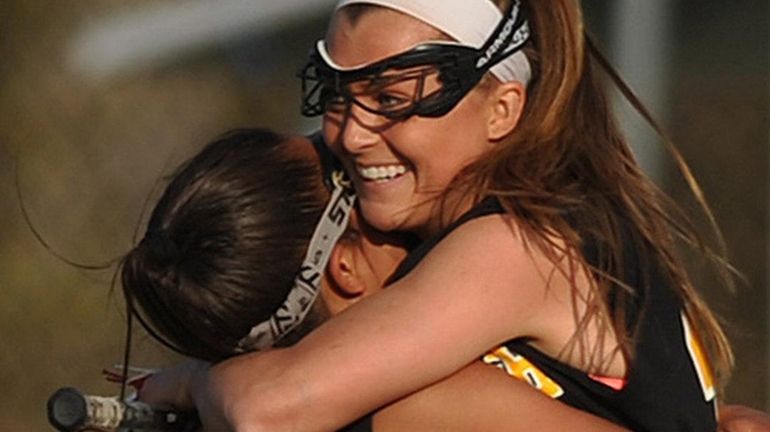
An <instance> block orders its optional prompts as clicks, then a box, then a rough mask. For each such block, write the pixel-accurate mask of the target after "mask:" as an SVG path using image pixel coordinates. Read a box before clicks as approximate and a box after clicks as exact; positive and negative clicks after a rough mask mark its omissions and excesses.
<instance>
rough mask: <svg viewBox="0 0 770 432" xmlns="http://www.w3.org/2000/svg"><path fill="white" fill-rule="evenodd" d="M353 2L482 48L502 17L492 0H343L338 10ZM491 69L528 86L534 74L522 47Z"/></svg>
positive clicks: (338, 5)
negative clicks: (413, 20)
mask: <svg viewBox="0 0 770 432" xmlns="http://www.w3.org/2000/svg"><path fill="white" fill-rule="evenodd" d="M351 4H371V5H377V6H382V7H386V8H389V9H393V10H396V11H399V12H401V13H404V14H407V15H409V16H411V17H414V18H416V19H418V20H420V21H422V22H424V23H426V24H428V25H430V26H432V27H434V28H436V29H438V30H441V31H442V32H444V33H446V34H447V35H449V37H451V38H453V39H455V40H456V41H457V42H460V43H462V44H464V45H468V46H472V47H474V48H481V46H482V45H483V44H484V42H486V41H487V39H488V38H489V36H490V35H491V34H492V32H493V31H494V30H495V28H496V27H497V25H498V24H499V23H500V20H501V19H502V18H503V14H502V13H501V12H500V10H499V9H498V8H497V6H495V5H494V4H493V3H492V2H491V1H490V0H440V1H428V0H340V1H339V3H337V8H336V9H341V8H343V7H345V6H348V5H351ZM514 7H516V6H514ZM491 72H492V73H493V74H495V76H496V77H497V78H498V79H500V80H501V81H502V82H508V81H519V82H521V83H522V84H523V85H525V86H526V85H527V84H528V83H529V80H530V79H531V77H532V71H531V69H530V66H529V60H527V56H526V55H525V54H524V53H523V52H522V51H521V50H519V51H516V52H515V53H513V54H512V55H510V56H508V57H506V58H505V59H503V60H502V61H501V62H500V63H498V64H497V65H495V66H494V67H493V68H492V69H491Z"/></svg>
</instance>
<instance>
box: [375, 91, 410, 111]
mask: <svg viewBox="0 0 770 432" xmlns="http://www.w3.org/2000/svg"><path fill="white" fill-rule="evenodd" d="M375 100H376V101H377V105H378V106H379V107H380V108H381V109H389V108H390V109H392V108H400V107H403V106H404V105H406V104H408V103H409V99H407V98H405V97H403V96H399V95H396V94H393V93H386V92H381V93H378V94H377V95H376V97H375Z"/></svg>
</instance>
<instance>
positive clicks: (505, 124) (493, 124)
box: [487, 81, 527, 141]
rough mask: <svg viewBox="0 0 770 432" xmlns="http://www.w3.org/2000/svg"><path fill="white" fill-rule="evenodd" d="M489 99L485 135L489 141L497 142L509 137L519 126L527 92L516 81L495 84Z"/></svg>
mask: <svg viewBox="0 0 770 432" xmlns="http://www.w3.org/2000/svg"><path fill="white" fill-rule="evenodd" d="M489 97H490V99H491V102H492V109H491V112H490V114H491V115H490V117H489V123H488V132H487V135H488V138H489V140H490V141H498V140H500V139H502V138H504V137H506V136H507V135H509V134H510V133H511V132H512V131H513V129H514V128H516V125H518V124H519V119H520V118H521V113H522V112H523V111H524V102H525V101H526V99H527V91H526V89H525V88H524V86H523V85H522V84H521V83H520V82H518V81H510V82H506V83H496V85H495V86H494V87H493V88H492V89H491V90H490V95H489Z"/></svg>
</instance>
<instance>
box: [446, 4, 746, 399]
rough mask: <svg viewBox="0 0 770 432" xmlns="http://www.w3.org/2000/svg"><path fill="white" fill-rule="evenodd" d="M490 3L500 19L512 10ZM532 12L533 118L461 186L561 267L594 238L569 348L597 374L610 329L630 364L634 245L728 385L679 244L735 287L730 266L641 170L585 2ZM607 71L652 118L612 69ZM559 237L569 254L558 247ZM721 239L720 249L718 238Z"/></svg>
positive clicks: (711, 324)
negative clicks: (615, 106)
mask: <svg viewBox="0 0 770 432" xmlns="http://www.w3.org/2000/svg"><path fill="white" fill-rule="evenodd" d="M494 2H495V3H496V4H497V5H498V7H500V8H501V9H503V8H504V7H505V6H507V3H508V0H496V1H494ZM526 4H527V10H528V17H529V20H530V25H531V26H532V28H533V33H534V39H533V40H532V41H531V43H530V46H528V47H527V48H526V54H527V56H528V58H529V59H530V62H531V64H532V69H533V77H534V79H533V81H532V82H531V83H530V85H529V87H528V90H527V92H528V94H527V104H526V107H525V112H524V114H523V116H522V119H521V121H520V123H519V124H518V125H517V127H516V129H515V130H514V132H513V133H512V134H511V135H510V136H509V137H507V138H506V141H505V142H504V143H502V145H500V146H498V147H497V148H496V149H495V150H494V152H493V153H492V154H491V155H489V156H488V157H485V158H483V159H482V160H479V161H477V162H476V163H474V164H472V165H471V166H469V167H467V168H466V169H465V170H464V171H463V173H462V174H461V175H460V176H459V177H458V179H457V182H456V183H455V186H456V187H463V188H469V189H465V190H470V191H471V192H473V193H474V194H476V195H477V196H489V195H494V196H497V197H498V198H499V200H500V201H501V203H502V205H503V206H504V207H505V209H506V210H507V211H508V212H509V213H510V214H511V215H513V216H514V217H515V219H516V220H517V224H518V225H519V226H520V227H521V229H522V231H523V233H524V234H525V238H526V239H527V241H528V242H529V243H531V244H532V245H533V246H535V247H537V248H539V249H540V250H542V251H543V252H544V253H545V254H546V255H547V256H549V257H550V258H551V259H552V260H554V262H555V261H556V260H558V259H559V257H560V256H561V257H563V256H565V254H566V256H573V257H574V256H579V255H580V252H579V251H581V246H582V245H583V242H584V241H586V240H587V239H589V238H590V239H592V241H593V242H595V243H596V244H597V245H598V251H597V252H598V254H597V255H598V256H597V262H596V264H591V265H588V264H585V263H580V264H579V265H582V266H586V268H588V269H589V271H590V272H591V273H592V274H593V275H594V276H595V278H594V281H593V283H594V286H593V287H592V288H593V289H592V290H591V295H590V296H589V298H587V299H584V300H585V301H586V303H587V306H588V309H587V313H586V314H584V316H582V317H579V318H576V319H577V320H578V331H577V333H576V335H575V337H574V338H573V341H574V343H573V344H571V347H570V348H577V349H579V352H580V353H582V354H587V355H588V356H589V358H588V361H589V365H591V367H597V368H599V369H600V368H601V361H602V359H604V360H605V361H606V357H601V358H600V357H596V356H597V355H602V353H601V341H602V340H603V338H604V336H606V335H607V334H608V332H610V331H614V333H615V335H616V336H617V338H618V342H619V349H620V350H621V352H622V353H623V354H624V355H625V357H626V359H630V358H632V357H633V355H634V353H633V345H634V344H633V341H634V337H635V330H636V326H634V325H628V324H627V322H628V321H627V317H626V311H627V310H628V305H629V304H631V303H632V302H634V299H635V298H636V297H637V296H638V295H639V293H638V292H637V290H636V289H635V288H634V287H631V286H628V285H627V284H624V283H623V281H624V274H623V273H624V271H623V269H624V265H623V264H624V263H623V261H624V258H627V257H624V255H625V254H624V250H627V248H629V247H633V248H634V249H635V250H636V251H637V252H636V253H637V254H638V257H639V261H640V262H639V266H641V273H643V274H644V273H646V272H645V268H648V269H649V268H650V267H651V266H657V267H658V268H660V269H662V271H663V272H664V274H665V275H666V276H667V277H669V278H670V280H671V281H672V285H673V287H674V288H675V291H676V294H677V296H678V297H679V298H681V300H682V302H683V304H684V308H685V311H686V314H687V316H688V318H689V319H690V320H691V321H692V323H693V324H694V326H695V327H696V328H697V329H699V333H698V335H699V337H700V339H701V342H702V343H703V344H704V346H705V348H706V351H707V353H708V356H709V360H710V364H711V365H712V367H713V368H714V372H715V378H716V382H717V384H718V385H719V386H720V387H723V386H724V384H725V383H726V381H727V379H728V377H729V374H730V370H731V368H732V363H733V357H732V352H731V350H730V346H729V343H728V341H727V338H726V337H725V334H724V333H723V331H722V329H721V328H720V326H719V324H718V321H717V319H716V318H715V316H714V315H713V314H712V312H711V311H710V310H709V308H708V307H707V305H706V304H705V302H704V301H703V300H702V299H701V297H700V295H699V294H698V293H697V292H696V291H695V289H694V288H693V286H692V284H691V283H690V280H689V277H688V275H687V271H686V269H685V266H684V264H683V263H682V260H681V258H680V257H678V255H677V253H676V250H675V248H676V246H677V240H684V241H685V243H686V244H689V245H694V246H696V248H698V249H699V250H700V252H702V253H704V254H706V255H707V256H708V257H710V258H713V261H714V262H716V264H717V265H718V266H720V270H725V271H723V272H722V271H721V272H720V274H722V275H723V277H724V278H725V282H726V283H727V284H728V285H730V284H731V278H730V275H729V272H728V271H727V270H728V267H729V266H728V265H727V264H725V263H726V261H724V260H722V259H721V257H722V256H723V255H720V254H718V253H713V252H711V251H710V250H709V249H708V248H707V247H706V246H704V243H703V242H702V241H701V240H700V237H699V236H698V235H697V234H696V232H695V230H694V229H693V228H692V226H691V224H690V223H689V221H688V219H687V217H686V216H684V215H683V213H682V212H681V211H680V210H679V209H678V208H677V206H676V205H675V204H674V203H673V202H672V201H671V200H670V199H669V198H667V197H666V195H665V194H664V193H663V192H662V191H660V190H659V189H658V188H657V187H656V186H655V185H654V184H653V182H652V181H651V180H650V179H649V178H648V177H647V176H646V175H645V174H644V173H643V172H642V171H641V169H640V168H639V166H638V165H637V163H636V161H635V160H634V157H633V155H632V154H631V151H630V150H629V148H628V146H627V143H626V141H625V139H624V138H623V135H622V133H621V131H620V128H619V127H618V125H617V123H616V121H615V120H614V117H613V114H612V112H611V108H610V106H609V104H608V102H607V99H606V96H605V94H604V90H603V87H602V82H601V81H600V79H599V76H598V74H597V73H596V72H595V68H597V66H599V67H608V65H607V64H606V62H604V60H603V58H601V56H600V55H599V54H598V51H597V50H596V49H595V48H594V46H593V45H592V44H590V41H589V40H588V39H587V37H586V32H585V29H584V26H583V18H582V12H581V8H580V4H579V1H578V0H537V1H527V2H526ZM607 71H608V72H609V76H610V78H612V79H613V80H615V81H616V83H617V84H618V85H620V86H621V90H622V91H623V92H624V94H626V96H627V97H629V98H630V99H631V102H632V103H633V104H634V106H636V107H637V108H638V109H640V110H641V112H642V113H643V115H644V116H645V118H648V113H647V112H646V110H644V108H643V106H642V105H641V103H639V101H638V100H636V99H635V98H634V97H633V95H632V94H631V93H630V91H628V89H627V87H626V86H625V85H624V84H623V83H622V82H621V81H620V80H619V78H618V77H617V75H616V74H615V73H614V71H611V70H609V69H607ZM648 120H649V118H648ZM671 149H672V150H673V155H674V157H675V159H676V161H677V164H678V166H679V167H680V169H681V171H682V172H683V174H684V175H685V177H686V178H687V180H688V183H689V184H690V186H691V188H693V192H694V193H695V195H696V198H697V199H698V201H699V202H700V203H701V204H702V205H703V208H704V210H705V211H706V213H707V214H708V215H709V217H710V211H709V210H708V206H707V205H706V204H705V201H703V198H702V195H701V194H700V190H699V189H698V187H697V183H695V181H694V179H693V178H692V176H691V175H690V174H689V170H688V169H687V166H686V164H685V163H684V161H683V160H682V159H681V157H680V156H679V154H678V153H677V152H676V150H675V148H673V147H671ZM554 234H555V235H556V236H557V237H558V238H559V239H560V241H563V242H564V245H566V246H564V245H561V244H559V243H557V242H555V241H554V240H553V238H554V237H553V235H554ZM717 237H718V238H720V239H721V234H720V233H719V232H718V230H717ZM624 245H625V246H624ZM629 245H630V246H629ZM634 265H636V264H634ZM572 268H573V271H574V268H575V267H572ZM568 276H570V277H572V276H574V273H573V274H572V275H568ZM637 288H640V287H637ZM641 288H643V287H641ZM603 313H606V314H607V317H608V318H609V324H607V325H605V326H604V327H603V330H600V336H599V343H595V344H592V345H591V346H586V342H585V339H584V336H585V333H584V330H585V328H586V325H587V323H588V322H589V321H590V320H592V319H597V318H599V317H600V316H601V315H602V314H603ZM641 313H644V311H643V310H642V311H641ZM603 321H604V322H606V320H603V319H597V320H596V322H598V323H601V322H603ZM610 326H611V327H610ZM605 354H606V353H605ZM597 362H598V363H599V364H597Z"/></svg>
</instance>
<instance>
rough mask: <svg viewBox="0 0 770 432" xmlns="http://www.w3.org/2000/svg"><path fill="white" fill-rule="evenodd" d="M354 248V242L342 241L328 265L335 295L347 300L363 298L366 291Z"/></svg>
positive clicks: (335, 248) (333, 251)
mask: <svg viewBox="0 0 770 432" xmlns="http://www.w3.org/2000/svg"><path fill="white" fill-rule="evenodd" d="M354 248H355V245H354V244H353V242H350V241H346V240H345V239H340V241H338V242H337V244H336V245H335V246H334V249H333V250H332V253H331V256H330V257H329V264H328V265H327V270H328V271H329V275H330V276H331V279H332V284H331V285H332V289H333V290H334V294H336V295H338V296H339V297H341V298H342V299H346V300H352V299H355V298H358V297H361V296H362V295H363V294H364V291H365V290H366V285H365V284H364V282H363V280H361V277H360V275H359V274H358V267H357V265H356V258H357V255H356V252H355V250H354Z"/></svg>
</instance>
